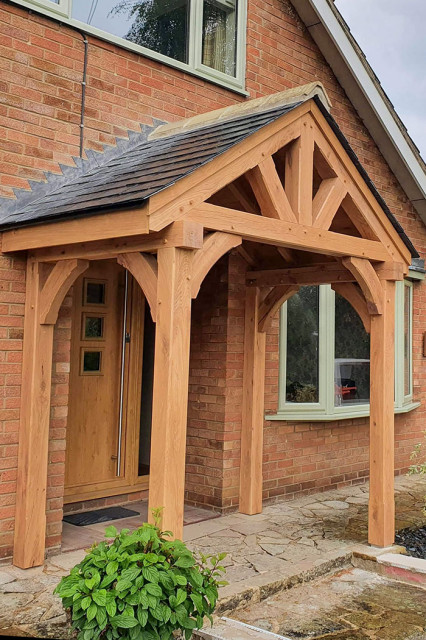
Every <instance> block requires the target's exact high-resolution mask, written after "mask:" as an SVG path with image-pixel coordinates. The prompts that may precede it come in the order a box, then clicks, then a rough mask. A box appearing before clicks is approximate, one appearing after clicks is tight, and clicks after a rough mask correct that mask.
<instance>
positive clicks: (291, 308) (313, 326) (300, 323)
mask: <svg viewBox="0 0 426 640" xmlns="http://www.w3.org/2000/svg"><path fill="white" fill-rule="evenodd" d="M318 365H319V288H318V287H302V288H301V289H300V291H299V292H298V293H297V294H295V295H294V296H292V297H291V298H290V299H289V300H288V302H287V379H286V400H287V402H299V403H301V402H318V400H319V384H318Z"/></svg>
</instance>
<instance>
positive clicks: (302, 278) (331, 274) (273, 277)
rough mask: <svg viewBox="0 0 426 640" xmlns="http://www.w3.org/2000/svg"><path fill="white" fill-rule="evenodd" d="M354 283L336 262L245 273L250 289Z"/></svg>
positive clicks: (352, 278) (353, 278)
mask: <svg viewBox="0 0 426 640" xmlns="http://www.w3.org/2000/svg"><path fill="white" fill-rule="evenodd" d="M355 281H356V278H355V276H353V275H352V273H351V272H350V271H348V269H345V268H344V267H342V266H340V265H339V264H337V262H336V263H332V262H331V263H330V262H327V263H325V264H313V265H312V266H309V267H295V268H293V269H266V270H264V271H248V272H247V282H248V285H249V286H252V287H253V286H254V287H275V286H277V285H285V286H290V285H293V286H299V287H300V286H307V285H319V284H331V283H333V282H355Z"/></svg>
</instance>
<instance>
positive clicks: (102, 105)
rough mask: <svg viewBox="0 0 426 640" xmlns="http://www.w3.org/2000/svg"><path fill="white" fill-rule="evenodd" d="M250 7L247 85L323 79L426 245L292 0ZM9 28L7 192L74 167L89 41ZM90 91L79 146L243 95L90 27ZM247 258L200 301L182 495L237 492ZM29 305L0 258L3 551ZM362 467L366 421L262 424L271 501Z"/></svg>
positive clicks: (56, 517)
mask: <svg viewBox="0 0 426 640" xmlns="http://www.w3.org/2000/svg"><path fill="white" fill-rule="evenodd" d="M248 9H249V10H248V27H247V75H246V78H247V90H248V91H249V94H250V97H251V98H257V97H261V96H264V95H268V94H270V93H274V92H276V91H282V90H284V89H286V88H290V87H293V86H296V85H300V84H304V83H306V82H311V81H313V80H320V81H321V82H322V83H323V84H324V85H325V87H326V90H327V92H328V93H329V96H330V98H331V101H332V103H333V109H332V113H333V116H334V117H335V119H336V120H337V122H338V124H339V126H340V127H341V129H342V131H343V133H344V134H345V135H346V137H347V138H348V140H349V142H350V144H351V145H352V147H353V149H354V151H355V152H356V154H357V155H358V158H359V159H360V161H361V163H362V164H363V166H364V167H365V168H366V170H367V171H368V173H369V175H370V177H371V178H372V180H373V182H374V183H375V185H376V187H377V188H378V190H379V191H380V193H381V195H382V196H383V197H384V199H385V200H386V202H387V204H388V205H389V207H390V209H391V210H392V212H393V213H394V214H395V215H396V217H397V218H398V220H399V221H400V223H401V224H402V225H403V227H404V229H405V231H406V232H407V234H408V236H409V237H410V238H411V240H412V241H413V242H414V244H415V246H416V248H417V249H418V250H419V252H420V253H421V255H422V257H425V255H426V231H425V227H424V225H423V223H422V222H421V221H420V219H419V217H418V215H417V214H416V213H415V211H414V209H413V207H412V205H411V203H410V202H409V201H408V199H407V197H406V196H405V194H404V192H403V191H402V189H401V188H400V186H399V185H398V183H397V181H396V179H395V177H394V176H393V174H392V173H391V171H390V169H389V167H388V166H387V164H386V163H385V161H384V159H383V157H382V156H381V154H380V152H379V150H378V149H377V147H376V145H375V144H374V142H373V141H372V139H371V137H370V135H369V134H368V132H367V130H366V129H365V127H364V125H363V123H362V122H361V120H360V119H359V117H358V115H357V113H356V112H355V110H354V108H353V107H352V106H351V104H350V102H349V100H348V98H347V96H346V95H345V93H344V91H343V89H342V88H341V87H340V85H339V84H338V82H337V80H336V78H335V77H334V75H333V73H332V71H331V69H330V67H329V66H328V64H327V62H326V61H325V59H324V58H323V56H322V55H321V53H320V52H319V50H318V48H317V47H316V45H315V43H314V42H313V41H312V39H311V38H310V36H309V34H308V32H307V30H306V29H305V27H304V25H303V24H302V22H301V21H300V19H299V17H298V16H297V14H296V12H295V11H294V9H293V7H292V5H291V4H290V2H289V1H288V0H249V3H248ZM0 34H1V35H0V196H3V197H5V198H13V197H14V191H13V190H14V189H16V188H19V189H29V182H28V180H44V179H45V177H44V172H46V171H51V172H53V173H59V172H60V166H59V165H60V164H63V165H73V159H72V157H73V156H77V155H78V153H79V136H80V110H81V82H82V74H83V55H84V46H83V40H82V36H81V34H80V33H78V32H77V31H76V30H74V29H71V28H70V27H67V26H65V25H62V24H60V23H58V22H55V21H54V20H51V19H49V18H46V17H43V16H40V15H38V14H37V13H34V12H29V11H27V10H25V9H23V8H20V7H17V6H16V5H14V4H11V3H8V2H4V1H3V2H0ZM86 95H87V97H86V110H85V130H84V145H85V149H96V150H102V149H103V145H105V144H106V145H113V144H115V138H116V137H123V138H125V137H126V136H127V135H128V132H129V131H137V130H139V127H140V124H151V123H152V118H158V119H164V120H167V121H172V120H176V119H180V118H186V117H190V116H192V115H195V114H198V113H203V112H206V111H210V110H212V109H216V108H220V107H223V106H227V105H230V104H234V103H237V102H241V101H243V100H244V99H245V98H244V97H243V96H241V95H238V94H237V93H234V92H232V91H229V90H227V89H224V88H222V87H218V86H215V85H214V84H211V83H209V82H207V81H205V80H203V79H200V78H196V77H194V76H191V75H190V74H188V73H185V72H182V71H178V70H176V69H173V68H171V67H167V66H166V65H163V64H160V63H158V62H155V61H152V60H149V59H147V58H144V57H143V56H141V55H139V54H136V53H132V52H130V51H127V50H125V49H121V48H120V47H118V46H116V45H113V44H110V43H107V42H103V41H101V40H97V39H96V38H94V37H91V36H89V57H88V77H87V94H86ZM245 270H246V264H245V262H244V261H243V260H242V258H241V257H240V256H238V255H237V254H236V253H235V252H232V253H231V255H230V256H229V257H225V258H223V259H222V260H221V261H220V262H219V263H218V264H217V265H216V266H215V267H214V268H213V269H212V271H211V273H210V274H209V276H208V278H207V279H206V281H205V282H204V284H203V286H202V289H201V292H200V295H199V297H198V299H197V300H196V301H195V302H194V305H193V330H192V347H191V373H190V391H189V416H188V441H187V443H188V458H187V483H186V497H187V500H188V501H189V502H191V503H194V504H200V505H204V506H209V507H211V508H214V509H219V510H229V509H233V508H235V507H236V506H237V504H238V479H239V456H240V450H239V438H240V430H241V399H242V372H243V337H244V279H245ZM414 298H415V312H414V330H413V353H414V397H415V399H416V400H420V401H422V403H423V404H422V407H421V408H420V409H417V410H416V411H414V412H412V413H409V414H405V415H399V416H397V417H396V467H397V470H398V471H399V472H402V471H403V470H404V469H406V468H407V466H408V464H409V454H410V452H411V450H412V447H413V444H414V443H416V442H417V441H419V436H420V433H421V431H422V429H423V428H424V420H425V414H424V409H423V406H424V401H425V399H426V373H425V371H424V362H423V358H422V355H421V354H422V338H423V333H424V332H425V331H426V313H425V310H426V290H425V287H423V286H422V285H418V284H416V285H415V293H414ZM24 303H25V260H24V259H22V258H17V257H16V258H15V257H13V258H10V257H5V256H3V257H0V399H1V400H0V402H1V407H0V557H6V556H9V555H10V554H11V550H12V543H13V517H14V504H15V489H16V462H17V443H18V428H19V406H20V384H21V354H22V331H23V313H24ZM71 304H72V298H71V296H68V297H67V298H66V299H65V301H64V304H63V306H62V309H61V312H60V316H59V319H58V323H57V326H56V329H55V348H54V362H53V388H52V414H51V431H50V448H49V477H48V494H47V510H48V527H47V545H48V547H54V546H57V545H58V544H59V543H60V535H61V519H62V507H63V484H64V464H65V441H66V418H67V404H68V374H69V349H70V331H71V324H70V323H71V318H70V308H71V307H70V305H71ZM277 345H278V320H276V321H275V322H274V325H273V327H272V330H271V331H270V333H269V335H268V352H267V373H266V410H267V412H269V413H271V412H272V413H275V411H276V409H277V384H278V354H277ZM367 475H368V421H367V420H363V419H358V420H344V421H341V422H334V423H325V424H321V423H312V424H308V423H287V422H275V421H268V420H267V421H266V422H265V451H264V498H265V499H266V500H273V499H275V498H277V497H279V496H289V497H292V496H294V495H296V494H300V493H301V492H312V491H317V490H321V489H324V488H331V487H334V486H340V485H342V484H344V483H348V482H362V481H364V480H365V478H366V477H367ZM125 499H126V497H125V498H123V500H125ZM113 500H116V499H115V498H114V499H113ZM98 504H99V505H100V504H101V503H100V502H99V503H96V505H95V506H97V505H98ZM102 504H104V502H102ZM92 506H93V505H92Z"/></svg>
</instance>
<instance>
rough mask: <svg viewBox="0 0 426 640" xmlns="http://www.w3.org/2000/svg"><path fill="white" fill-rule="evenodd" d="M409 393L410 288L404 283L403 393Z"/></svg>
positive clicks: (407, 394)
mask: <svg viewBox="0 0 426 640" xmlns="http://www.w3.org/2000/svg"><path fill="white" fill-rule="evenodd" d="M410 393H411V288H410V287H409V286H408V285H404V395H406V396H409V395H410Z"/></svg>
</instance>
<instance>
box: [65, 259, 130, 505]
mask: <svg viewBox="0 0 426 640" xmlns="http://www.w3.org/2000/svg"><path fill="white" fill-rule="evenodd" d="M123 309H124V270H123V269H122V268H120V267H119V266H118V265H117V263H114V262H107V261H103V262H98V263H93V264H92V265H91V266H90V269H89V270H88V271H86V272H85V273H84V275H83V276H82V277H81V278H79V279H78V281H77V282H76V284H75V286H74V305H73V317H72V327H73V329H72V338H71V364H70V366H71V369H70V403H69V411H68V425H67V449H66V473H65V485H66V489H67V492H71V493H77V494H78V493H86V492H88V491H92V490H94V489H100V488H104V487H106V486H108V484H110V483H114V482H116V480H117V468H118V455H119V451H118V448H119V431H120V397H121V374H122V358H121V354H122V343H123V315H124V314H123ZM121 426H122V425H121Z"/></svg>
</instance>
